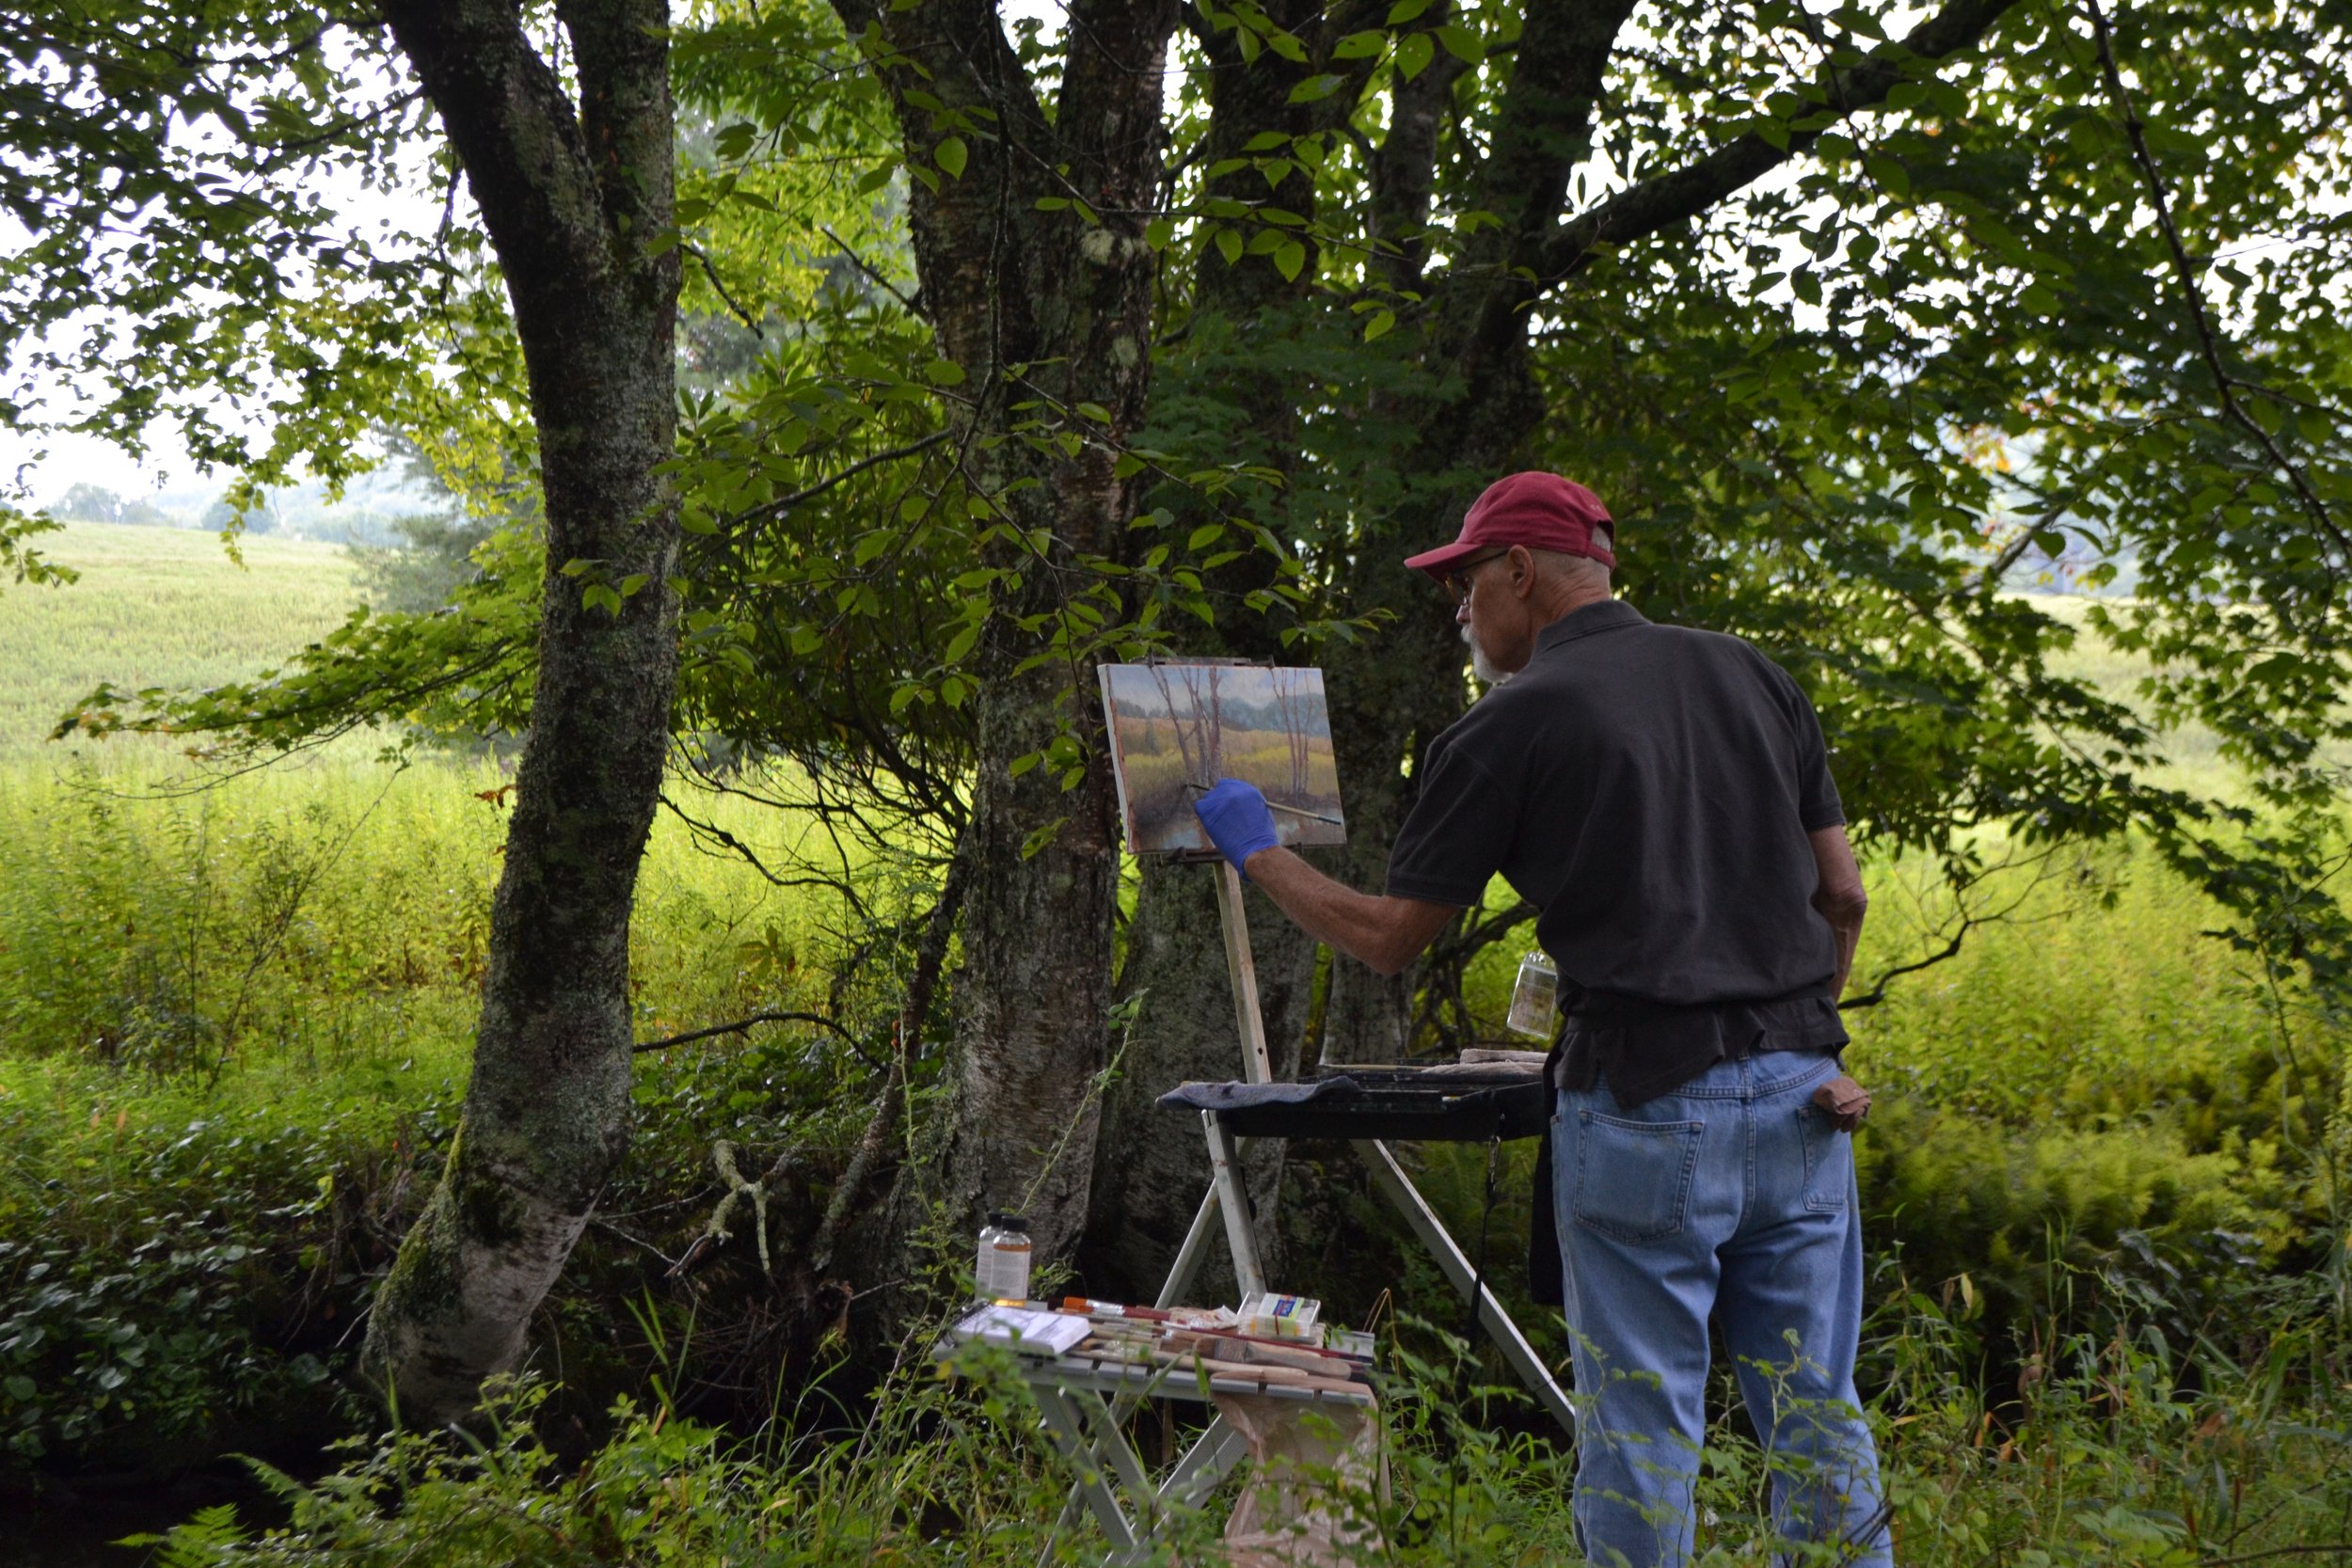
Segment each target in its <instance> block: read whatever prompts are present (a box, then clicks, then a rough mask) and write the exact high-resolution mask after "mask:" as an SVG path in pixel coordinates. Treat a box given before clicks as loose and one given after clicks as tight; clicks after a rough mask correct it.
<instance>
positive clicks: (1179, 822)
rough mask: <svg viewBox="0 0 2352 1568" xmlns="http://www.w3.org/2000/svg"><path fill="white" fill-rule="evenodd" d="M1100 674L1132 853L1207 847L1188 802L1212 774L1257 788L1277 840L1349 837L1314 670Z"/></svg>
mask: <svg viewBox="0 0 2352 1568" xmlns="http://www.w3.org/2000/svg"><path fill="white" fill-rule="evenodd" d="M1101 673H1102V677H1103V711H1104V714H1105V715H1106V716H1107V717H1108V719H1109V721H1110V741H1111V770H1112V772H1113V773H1114V774H1116V775H1117V777H1118V780H1119V811H1120V817H1121V818H1122V819H1123V820H1124V822H1125V823H1126V828H1127V848H1128V851H1129V852H1130V853H1132V854H1137V855H1170V854H1181V853H1186V852H1193V853H1198V852H1200V851H1204V850H1207V849H1209V848H1210V847H1211V846H1210V844H1209V837H1208V834H1206V833H1205V832H1201V829H1200V818H1199V817H1197V816H1193V814H1192V803H1193V801H1195V800H1199V799H1200V794H1201V792H1202V791H1203V790H1205V789H1207V788H1208V786H1209V785H1210V784H1214V783H1216V781H1217V780H1219V779H1246V780H1248V782H1249V783H1251V784H1256V785H1257V786H1258V788H1259V789H1260V790H1262V791H1263V792H1264V795H1265V798H1266V803H1267V804H1268V805H1270V806H1272V807H1273V808H1274V831H1275V832H1276V833H1277V834H1278V835H1279V837H1280V839H1281V841H1282V842H1283V843H1284V844H1285V845H1289V846H1291V847H1300V846H1310V845H1318V844H1344V843H1346V842H1347V823H1346V819H1345V818H1344V817H1343V816H1342V815H1341V812H1340V770H1339V763H1338V761H1337V760H1336V759H1335V758H1334V757H1333V756H1332V754H1331V715H1330V710H1329V708H1328V707H1327V705H1325V702H1324V696H1323V672H1322V671H1320V670H1297V669H1279V670H1270V669H1267V668H1266V667H1264V666H1263V665H1257V664H1173V663H1153V664H1105V665H1103V666H1101Z"/></svg>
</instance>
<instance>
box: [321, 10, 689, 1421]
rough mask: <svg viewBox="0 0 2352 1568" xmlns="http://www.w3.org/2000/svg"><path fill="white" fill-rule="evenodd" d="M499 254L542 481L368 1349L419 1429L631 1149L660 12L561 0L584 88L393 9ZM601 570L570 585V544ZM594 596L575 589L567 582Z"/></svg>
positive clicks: (575, 556)
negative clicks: (531, 627) (455, 969)
mask: <svg viewBox="0 0 2352 1568" xmlns="http://www.w3.org/2000/svg"><path fill="white" fill-rule="evenodd" d="M385 15H386V19H387V21H388V22H389V24H390V26H391V30H392V35H393V38H394V39H395V40H397V42H398V43H399V45H400V47H401V48H402V49H403V50H404V51H405V53H406V55H407V56H408V58H409V60H410V61H411V63H412V64H413V65H414V66H415V68H416V71H417V73H418V75H419V76H420V77H421V79H422V80H423V83H424V87H425V90H426V92H427V93H428V95H429V96H430V97H431V99H432V101H433V103H434V104H435V106H436V107H437V110H438V111H439V114H440V116H441V119H442V123H443V125H444V126H445V127H446V129H447V131H448V134H449V136H450V139H451V141H452V143H453V145H454V146H455V148H456V150H457V155H458V159H459V162H460V164H461V165H462V166H463V167H464V169H465V171H466V177H467V182H468V184H469V187H470V189H471V190H472V193H473V196H474V199H475V201H476V203H477V204H478V206H479V207H480V208H481V211H482V214H483V218H484V221H485V226H486V227H487V228H488V230H489V233H490V238H491V241H492V243H493V245H495V246H496V248H497V252H498V256H499V261H500V264H501V268H502V269H503V271H504V274H505V278H506V284H507V289H508V293H509V295H510V298H511V299H512V301H513V305H514V309H515V322H516V330H517V332H518V334H519V336H520V338H521V341H522V345H523V351H524V356H525V362H526V365H527V367H528V370H529V373H530V378H531V400H532V418H533V420H534V422H535V424H536V426H537V431H538V436H539V453H540V467H541V476H542V478H541V483H542V485H543V489H544V493H545V498H546V513H547V563H548V573H547V578H546V583H545V594H546V598H545V605H544V608H543V610H542V611H541V619H540V647H539V670H538V677H537V684H536V686H535V687H534V689H533V694H532V725H531V733H530V736H529V739H528V740H527V742H526V744H525V746H524V750H523V754H522V760H521V764H520V767H519V768H518V770H517V773H516V788H515V813H514V819H513V823H512V825H511V827H510V829H509V832H508V835H507V842H506V850H505V859H504V865H503V869H502V871H501V876H500V879H499V886H498V892H497V895H496V899H495V902H494V903H493V905H492V910H491V927H490V954H489V966H488V974H487V975H486V977H485V980H484V983H483V998H482V1019H481V1024H480V1028H479V1032H478V1034H477V1037H476V1040H475V1047H474V1069H473V1077H472V1080H471V1082H470V1083H469V1085H468V1086H467V1091H466V1100H465V1106H464V1111H463V1115H462V1119H461V1121H460V1124H459V1129H458V1134H457V1137H456V1139H455V1140H454V1142H453V1144H452V1146H451V1149H450V1154H449V1160H448V1164H447V1165H446V1167H445V1168H444V1170H443V1172H442V1177H441V1182H440V1186H439V1187H438V1189H437V1191H436V1192H435V1194H434V1196H433V1197H432V1200H431V1201H430V1202H429V1203H428V1205H427V1206H426V1209H425V1212H424V1213H423V1215H422V1216H421V1219H420V1220H419V1221H418V1223H417V1226H416V1227H415V1228H414V1229H413V1230H411V1231H410V1232H409V1234H408V1237H407V1239H406V1240H405V1242H404V1243H402V1246H401V1251H400V1256H399V1259H397V1260H396V1261H395V1263H394V1264H393V1267H392V1270H391V1273H390V1274H389V1275H388V1276H387V1278H386V1279H385V1281H384V1284H383V1286H382V1287H381V1288H380V1289H379V1290H378V1291H377V1292H376V1296H375V1303H374V1307H373V1314H372V1316H371V1318H370V1320H369V1325H368V1339H367V1346H366V1350H365V1354H364V1362H365V1365H366V1366H367V1367H368V1368H369V1369H370V1371H371V1374H372V1376H373V1377H374V1378H375V1379H376V1380H378V1382H379V1383H380V1385H381V1386H383V1387H384V1388H385V1389H386V1391H387V1392H388V1393H389V1396H390V1397H391V1399H392V1400H393V1401H394V1402H395V1403H396V1405H397V1408H398V1409H399V1411H400V1412H401V1414H402V1415H403V1416H404V1417H405V1418H408V1419H411V1420H416V1421H421V1422H434V1423H437V1422H440V1421H445V1420H449V1419H453V1418H458V1417H461V1416H463V1415H465V1414H466V1413H467V1412H469V1410H471V1409H472V1407H473V1405H474V1403H475V1402H476V1399H477V1397H478V1394H479V1390H480V1386H481V1384H482V1381H483V1380H484V1379H485V1377H488V1376H491V1375H493V1374H496V1373H499V1372H502V1371H505V1370H510V1369H511V1368H513V1367H514V1366H515V1365H516V1361H517V1360H518V1359H519V1357H520V1355H521V1354H522V1350H523V1346H524V1340H525V1331H526V1329H527V1327H528V1325H529V1323H530V1320H531V1317H532V1314H533V1313H534V1312H535V1311H536V1310H537V1309H538V1306H539V1303H540V1301H541V1300H542V1298H544V1296H545V1295H546V1293H547V1291H548V1288H549V1287H550V1286H551V1285H552V1284H553V1283H554V1281H555V1279H556V1276H557V1275H559V1274H560V1273H561V1271H562V1269H563V1267H564V1260H565V1259H566V1258H567V1257H568V1256H569V1254H570V1251H571V1248H572V1244H573V1243H574V1242H575V1241H576V1240H577V1239H578V1238H579V1235H580V1230H581V1229H582V1227H584V1226H585V1225H586V1224H587V1221H588V1216H589V1213H590V1211H591V1210H592V1209H593V1207H594V1205H595V1202H596V1195H597V1194H598V1192H599V1191H601V1189H602V1188H603V1186H604V1184H605V1182H606V1180H608V1179H609V1178H610V1176H611V1175H612V1170H613V1167H614V1165H615V1164H617V1163H618V1162H619V1160H620V1158H621V1155H622V1153H623V1151H624V1149H625V1148H627V1147H628V1135H629V1126H630V1119H631V1107H630V1100H629V1045H630V1039H631V1031H630V1022H629V1012H628V929H629V911H630V905H631V901H632V898H633V896H634V894H635V889H636V879H637V864H638V860H639V857H640V855H641V854H642V852H643V851H644V844H645V836H646V833H647V831H648V830H649V828H650V826H651V824H652V819H653V813H654V808H655V804H656V801H657V800H658V798H659V795H660V787H661V777H662V766H663V760H664V757H665V755H666V752H667V749H668V745H669V733H670V709H671V704H672V699H673V696H674V694H675V688H676V678H677V653H676V607H675V598H674V596H673V594H671V592H670V590H669V586H668V584H669V579H670V578H671V576H672V574H673V573H674V572H675V562H676V555H677V538H678V532H677V517H676V512H675V503H674V501H673V499H672V497H671V495H670V492H669V489H668V486H667V484H666V483H665V482H664V481H663V480H661V479H660V478H659V477H658V476H657V475H656V473H655V468H656V466H657V465H659V464H660V463H661V462H663V461H665V460H666V459H668V458H669V457H670V455H671V451H672V446H673V440H674V434H675V428H674V422H673V421H674V419H675V414H674V408H675V383H674V372H673V363H674V358H673V355H674V335H675V306H676V298H677V283H678V277H677V264H676V255H675V251H674V250H661V251H657V250H656V249H655V248H654V246H653V242H654V241H656V240H657V239H658V238H659V237H660V235H662V234H663V233H665V232H666V231H667V230H669V228H670V224H671V170H672V158H673V151H672V115H671V105H670V94H669V79H668V16H667V13H666V10H665V8H664V7H663V6H662V5H661V4H660V0H604V3H601V4H593V3H589V0H577V3H567V4H564V5H562V6H559V8H558V15H559V17H560V19H561V21H562V23H563V24H564V28H565V30H566V31H567V33H568V34H569V36H570V40H571V46H572V53H573V56H574V66H575V69H576V71H577V76H578V81H579V85H580V102H579V103H578V105H577V106H576V107H575V105H574V104H573V103H571V102H570V100H569V99H568V98H567V96H566V94H565V91H564V87H563V84H562V82H561V81H560V79H559V78H558V76H557V74H556V72H555V71H554V70H553V69H551V68H550V66H549V65H548V62H547V61H546V60H544V59H543V58H542V57H541V56H540V55H538V54H537V52H536V51H535V50H534V49H533V48H532V45H531V43H530V42H529V40H527V39H526V37H525V35H524V32H523V24H522V15H521V12H520V9H519V8H518V7H516V5H514V4H511V3H501V0H445V3H428V0H392V3H388V4H387V5H386V7H385ZM574 561H584V562H590V563H591V566H590V571H589V574H588V575H587V576H586V577H584V578H573V577H568V576H565V575H564V573H563V567H564V564H565V563H566V562H574ZM597 586H602V587H605V588H607V589H608V590H610V595H609V596H607V595H596V596H597V597H598V598H599V599H600V601H601V602H599V603H598V604H596V605H593V606H592V605H589V604H586V603H584V602H583V587H586V588H587V589H588V590H589V591H590V593H592V594H593V592H594V589H595V588H596V587H597Z"/></svg>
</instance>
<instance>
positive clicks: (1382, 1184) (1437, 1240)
mask: <svg viewBox="0 0 2352 1568" xmlns="http://www.w3.org/2000/svg"><path fill="white" fill-rule="evenodd" d="M1348 1147H1349V1148H1353V1149H1355V1150H1356V1152H1357V1153H1358V1154H1359V1156H1361V1157H1362V1159H1363V1162H1364V1164H1366V1165H1368V1166H1370V1167H1371V1169H1372V1177H1373V1180H1374V1181H1375V1182H1376V1183H1378V1185H1379V1188H1380V1191H1381V1193H1382V1194H1383V1196H1386V1197H1387V1198H1388V1200H1389V1201H1390V1202H1391V1204H1394V1205H1395V1206H1396V1210H1397V1212H1399V1213H1401V1214H1403V1215H1404V1216H1405V1223H1406V1224H1407V1225H1409V1226H1411V1227H1413V1234H1414V1235H1416V1236H1418V1237H1420V1238H1421V1244H1422V1250H1423V1251H1424V1252H1426V1253H1428V1254H1429V1256H1430V1257H1431V1258H1433V1259H1436V1260H1437V1264H1438V1268H1440V1269H1442V1270H1444V1271H1445V1276H1446V1277H1447V1278H1448V1279H1450V1280H1452V1281H1454V1289H1455V1290H1457V1291H1461V1292H1462V1297H1463V1299H1464V1300H1466V1301H1467V1300H1469V1299H1470V1291H1472V1290H1476V1291H1477V1292H1478V1321H1479V1322H1480V1323H1485V1324H1486V1332H1487V1333H1489V1334H1491V1335H1493V1336H1494V1339H1495V1348H1496V1349H1498V1350H1500V1351H1502V1359H1503V1360H1504V1361H1506V1362H1508V1363H1509V1364H1510V1367H1511V1370H1513V1371H1515V1372H1517V1373H1518V1378H1519V1381H1520V1382H1521V1383H1523V1384H1525V1385H1527V1389H1528V1392H1530V1393H1532V1394H1534V1396H1535V1398H1536V1399H1537V1400H1538V1401H1539V1402H1542V1404H1543V1406H1544V1408H1545V1409H1547V1410H1549V1411H1550V1412H1551V1416H1552V1419H1554V1420H1556V1421H1558V1422H1559V1423H1560V1427H1561V1430H1562V1431H1564V1432H1565V1433H1568V1434H1569V1435H1570V1436H1574V1435H1575V1434H1576V1408H1575V1406H1573V1405H1571V1404H1570V1403H1569V1402H1568V1397H1567V1395H1565V1394H1564V1393H1562V1392H1561V1391H1560V1385H1559V1384H1557V1383H1555V1382H1553V1381H1552V1377H1551V1371H1550V1370H1549V1368H1547V1367H1546V1366H1545V1365H1544V1363H1543V1359H1542V1357H1540V1356H1538V1355H1537V1354H1535V1351H1534V1347H1533V1346H1532V1345H1530V1344H1529V1343H1528V1342H1527V1337H1526V1336H1525V1335H1523V1334H1521V1333H1520V1332H1519V1325H1518V1323H1513V1322H1512V1321H1511V1314H1510V1313H1509V1312H1506V1311H1505V1310H1503V1307H1502V1302H1500V1301H1498V1300H1496V1299H1495V1293H1494V1291H1491V1290H1489V1289H1487V1288H1486V1286H1485V1285H1484V1284H1482V1283H1480V1281H1479V1278H1478V1274H1477V1271H1476V1270H1474V1269H1473V1268H1471V1266H1470V1259H1468V1258H1466V1257H1464V1256H1463V1255H1462V1249H1461V1248H1460V1247H1459V1246H1457V1245H1455V1244H1454V1238H1453V1236H1451V1235H1450V1234H1448V1233H1447V1231H1446V1227H1445V1226H1444V1224H1443V1222H1441V1221H1440V1220H1439V1219H1438V1214H1437V1211H1436V1210H1434V1209H1432V1208H1430V1207H1429V1202H1428V1200H1427V1199H1426V1198H1424V1197H1422V1196H1421V1190H1420V1189H1419V1188H1417V1187H1415V1186H1414V1185H1413V1180H1412V1178H1410V1177H1408V1176H1406V1174H1405V1167H1404V1166H1402V1165H1400V1164H1397V1163H1396V1156H1395V1155H1393V1154H1391V1153H1390V1152H1389V1146H1388V1145H1387V1144H1384V1143H1382V1142H1381V1141H1380V1140H1379V1139H1377V1138H1351V1139H1349V1140H1348ZM1538 1196H1539V1199H1540V1196H1541V1195H1538Z"/></svg>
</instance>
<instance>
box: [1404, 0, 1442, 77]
mask: <svg viewBox="0 0 2352 1568" xmlns="http://www.w3.org/2000/svg"><path fill="white" fill-rule="evenodd" d="M1411 3H1412V0H1406V4H1408V5H1409V4H1411ZM1437 54H1438V45H1437V41H1436V40H1433V39H1432V38H1430V36H1429V35H1428V34H1427V33H1415V34H1413V35H1412V36H1411V37H1409V38H1407V39H1406V40H1405V41H1404V42H1402V43H1400V44H1398V45H1397V46H1396V69H1397V70H1399V71H1403V72H1404V73H1405V79H1406V81H1408V82H1409V81H1411V80H1412V79H1413V78H1414V77H1416V76H1418V75H1420V74H1421V73H1422V71H1426V70H1428V69H1429V62H1430V61H1431V60H1432V59H1434V58H1436V57H1437Z"/></svg>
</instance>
